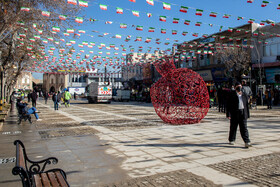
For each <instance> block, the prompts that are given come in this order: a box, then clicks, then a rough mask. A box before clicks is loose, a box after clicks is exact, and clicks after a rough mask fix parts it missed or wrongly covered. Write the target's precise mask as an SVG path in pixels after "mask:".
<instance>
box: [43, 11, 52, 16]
mask: <svg viewBox="0 0 280 187" xmlns="http://www.w3.org/2000/svg"><path fill="white" fill-rule="evenodd" d="M42 15H43V16H47V17H50V15H51V13H50V12H48V11H42Z"/></svg>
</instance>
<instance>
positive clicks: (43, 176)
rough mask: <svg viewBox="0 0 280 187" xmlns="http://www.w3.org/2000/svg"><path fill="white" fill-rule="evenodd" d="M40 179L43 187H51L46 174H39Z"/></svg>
mask: <svg viewBox="0 0 280 187" xmlns="http://www.w3.org/2000/svg"><path fill="white" fill-rule="evenodd" d="M41 179H42V181H43V185H44V186H45V187H50V186H51V184H50V181H49V178H48V176H47V174H46V173H41Z"/></svg>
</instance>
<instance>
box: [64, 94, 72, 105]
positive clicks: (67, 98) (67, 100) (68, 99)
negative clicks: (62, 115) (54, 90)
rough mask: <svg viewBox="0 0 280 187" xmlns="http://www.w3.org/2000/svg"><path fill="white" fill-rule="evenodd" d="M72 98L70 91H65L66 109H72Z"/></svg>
mask: <svg viewBox="0 0 280 187" xmlns="http://www.w3.org/2000/svg"><path fill="white" fill-rule="evenodd" d="M71 98H72V96H71V94H70V93H69V91H68V90H65V92H64V103H65V107H70V99H71Z"/></svg>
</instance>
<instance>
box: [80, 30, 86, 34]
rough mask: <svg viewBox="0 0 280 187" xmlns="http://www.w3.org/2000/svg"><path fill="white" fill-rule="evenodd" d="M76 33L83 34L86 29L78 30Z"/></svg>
mask: <svg viewBox="0 0 280 187" xmlns="http://www.w3.org/2000/svg"><path fill="white" fill-rule="evenodd" d="M78 33H83V34H85V33H86V31H85V30H78Z"/></svg>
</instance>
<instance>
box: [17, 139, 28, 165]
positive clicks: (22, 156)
mask: <svg viewBox="0 0 280 187" xmlns="http://www.w3.org/2000/svg"><path fill="white" fill-rule="evenodd" d="M18 146H19V158H18V159H19V166H20V167H22V168H23V169H26V168H25V159H24V154H23V148H22V146H21V145H20V144H18Z"/></svg>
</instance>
